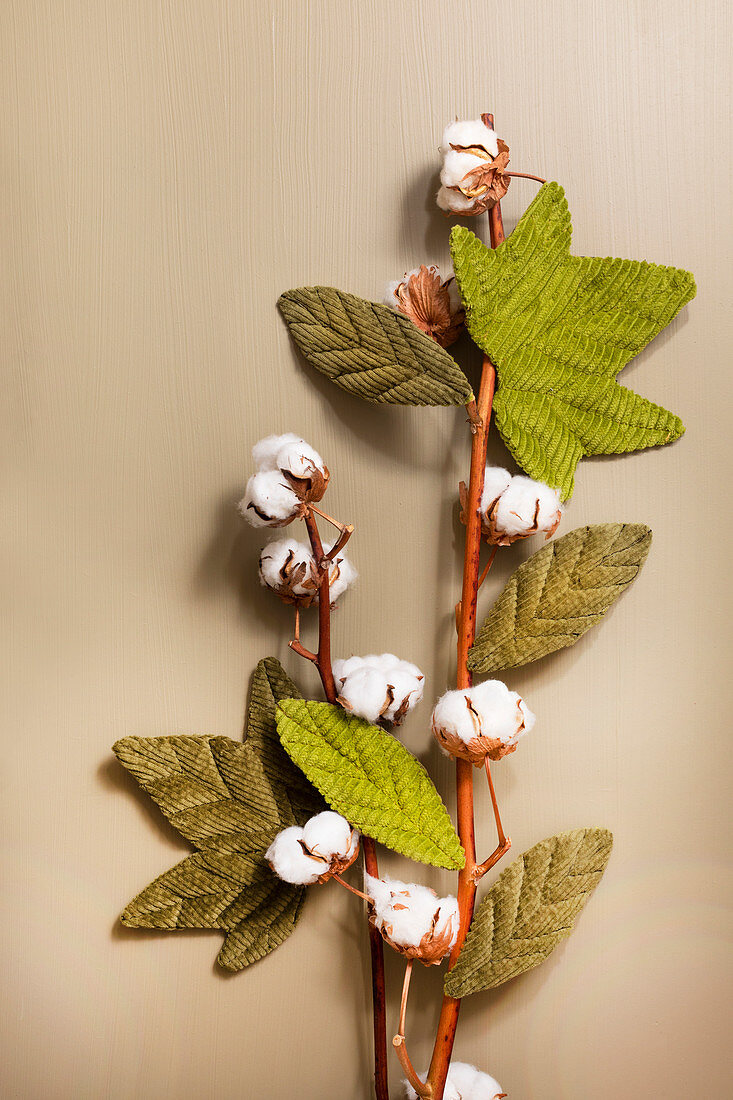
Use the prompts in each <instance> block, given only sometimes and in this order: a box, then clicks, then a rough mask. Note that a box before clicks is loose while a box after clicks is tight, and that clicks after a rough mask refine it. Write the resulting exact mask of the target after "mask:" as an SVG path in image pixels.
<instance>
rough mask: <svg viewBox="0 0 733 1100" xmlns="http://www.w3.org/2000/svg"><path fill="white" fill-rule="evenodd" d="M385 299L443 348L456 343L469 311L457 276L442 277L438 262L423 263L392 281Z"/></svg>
mask: <svg viewBox="0 0 733 1100" xmlns="http://www.w3.org/2000/svg"><path fill="white" fill-rule="evenodd" d="M385 301H386V303H387V304H389V305H390V306H391V307H392V308H395V309H397V310H399V312H400V313H404V315H405V317H409V319H410V320H411V321H412V322H413V324H415V325H417V327H418V328H419V329H420V331H421V332H424V333H425V335H426V336H429V337H430V338H431V339H432V340H435V342H436V344H439V345H440V346H441V347H442V348H447V347H450V345H451V344H453V343H455V341H456V340H457V339H458V337H459V336H460V335H461V332H462V331H463V326H464V322H465V320H466V314H465V311H464V309H463V305H462V303H461V299H460V295H459V294H458V291H457V288H456V284H455V279H454V277H453V276H452V275H451V276H450V278H448V279H443V277H442V275H441V274H440V271H439V269H438V268H437V267H436V266H435V264H431V265H430V266H429V267H428V266H426V265H425V264H421V265H420V267H419V268H418V269H417V270H416V271H411V272H407V273H406V275H405V277H404V279H403V280H402V281H401V282H398V283H397V284H396V285H395V284H390V286H389V288H388V292H387V297H386V298H385Z"/></svg>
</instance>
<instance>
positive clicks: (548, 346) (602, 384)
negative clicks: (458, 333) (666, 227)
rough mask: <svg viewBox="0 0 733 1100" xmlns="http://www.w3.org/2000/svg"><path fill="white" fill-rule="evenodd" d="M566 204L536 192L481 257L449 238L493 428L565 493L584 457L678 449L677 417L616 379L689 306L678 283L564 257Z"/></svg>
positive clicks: (686, 287)
mask: <svg viewBox="0 0 733 1100" xmlns="http://www.w3.org/2000/svg"><path fill="white" fill-rule="evenodd" d="M571 233H572V227H571V222H570V213H569V211H568V205H567V201H566V199H565V192H564V191H563V189H562V187H560V185H559V184H558V183H547V184H545V185H544V186H543V187H542V188H541V190H540V191H539V193H538V195H537V196H536V198H535V199H534V201H533V202H532V203H531V204H530V206H529V207H528V208H527V210H526V211H525V213H524V215H523V217H522V218H521V219H520V221H519V223H518V225H517V227H516V229H515V230H514V232H513V233H512V234H511V236H510V237H509V238H508V239H507V240H506V241H505V242H504V244H501V245H500V246H499V247H498V248H496V249H490V248H487V247H486V246H485V245H484V244H482V243H481V241H479V240H478V238H477V237H475V236H474V234H473V233H471V231H470V230H468V229H466V228H465V227H463V226H456V227H455V228H454V229H453V231H452V233H451V251H452V255H453V266H454V269H455V273H456V278H457V280H458V285H459V288H460V291H461V296H462V298H463V302H464V305H465V308H466V324H467V327H468V331H469V333H470V334H471V337H472V338H473V340H474V341H475V342H476V343H477V344H478V346H479V347H480V348H481V349H482V350H483V351H484V352H486V354H487V355H488V356H489V357H490V358H491V360H492V362H493V363H494V364H495V366H496V370H497V375H498V379H499V386H498V390H497V393H496V397H495V399H494V412H495V419H496V424H497V427H498V429H499V431H500V433H501V435H502V438H503V439H504V442H505V443H506V445H507V446H508V448H509V450H510V451H511V453H512V455H513V456H514V458H515V459H516V460H517V462H518V463H519V465H520V466H522V468H523V469H524V470H525V471H526V472H527V473H528V474H529V476H530V477H533V478H535V479H537V480H538V481H544V482H546V483H547V484H548V485H551V486H552V487H553V488H556V489H559V490H560V492H561V494H562V497H563V499H566V498H567V497H569V496H570V495H571V493H572V491H573V482H574V474H575V468H576V466H577V464H578V462H579V460H580V459H581V458H582V457H583V456H584V455H597V454H620V453H623V452H626V451H636V450H641V449H643V448H645V447H654V446H657V445H659V444H662V443H669V442H671V441H672V440H674V439H677V438H678V437H679V436H680V435H681V434H682V433H683V431H684V427H683V425H682V422H681V421H680V419H679V417H677V416H675V415H674V414H673V413H670V412H667V410H666V409H663V408H661V407H660V406H659V405H655V404H654V403H653V402H651V401H647V400H646V399H645V398H643V397H639V396H638V395H637V394H635V393H632V391H631V390H628V389H625V388H624V387H622V386H620V385H619V384H618V383H617V382H616V380H615V379H616V375H617V374H618V373H619V371H620V370H621V369H622V368H623V367H624V366H626V364H627V363H628V362H629V360H630V359H631V358H632V357H633V356H634V355H636V354H637V353H638V352H639V351H641V349H642V348H644V347H645V346H646V345H647V344H648V343H649V341H650V340H652V339H653V338H654V337H655V336H656V335H657V333H659V332H660V331H661V330H662V329H663V328H664V327H665V325H668V324H669V322H670V321H671V320H672V318H673V317H674V316H675V315H676V314H677V313H678V312H679V310H680V309H681V308H682V307H683V306H684V305H685V304H686V303H687V302H689V301H690V299H691V298H693V297H694V296H695V281H694V279H693V277H692V275H690V273H689V272H687V271H682V270H680V269H679V268H674V267H660V266H658V265H656V264H648V263H643V262H638V261H636V260H617V259H609V258H607V259H602V258H600V257H595V256H593V257H590V256H571V255H570V239H571Z"/></svg>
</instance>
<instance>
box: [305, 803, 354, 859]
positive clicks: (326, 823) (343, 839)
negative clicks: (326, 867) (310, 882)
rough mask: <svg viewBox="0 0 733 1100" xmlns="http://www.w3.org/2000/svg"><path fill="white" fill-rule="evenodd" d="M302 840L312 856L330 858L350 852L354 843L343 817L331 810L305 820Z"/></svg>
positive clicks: (348, 826) (342, 856)
mask: <svg viewBox="0 0 733 1100" xmlns="http://www.w3.org/2000/svg"><path fill="white" fill-rule="evenodd" d="M303 840H304V842H305V846H306V848H307V849H308V850H309V851H310V852H312V853H313V855H314V856H322V857H323V858H324V859H327V860H331V859H332V858H333V857H334V856H339V857H341V858H342V859H343V858H345V857H346V856H348V855H350V854H351V851H352V849H353V845H354V837H353V830H352V828H351V825H349V823H348V821H347V820H346V818H345V817H342V816H341V814H336V813H334V812H333V811H332V810H324V812H323V813H322V814H316V816H315V817H312V818H310V820H309V821H306V823H305V825H304V826H303Z"/></svg>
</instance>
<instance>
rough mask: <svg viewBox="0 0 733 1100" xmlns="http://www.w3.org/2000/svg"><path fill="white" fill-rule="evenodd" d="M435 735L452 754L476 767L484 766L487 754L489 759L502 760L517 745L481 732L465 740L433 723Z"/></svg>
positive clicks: (439, 742) (440, 743) (441, 744)
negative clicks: (485, 735) (486, 735)
mask: <svg viewBox="0 0 733 1100" xmlns="http://www.w3.org/2000/svg"><path fill="white" fill-rule="evenodd" d="M433 735H434V736H435V739H436V741H437V742H438V744H439V745H440V746H441V747H442V748H444V749H445V751H446V752H447V753H448V754H449V755H450V756H453V757H455V758H456V759H457V760H467V761H468V763H469V764H473V766H474V768H483V766H484V764H485V762H486V757H487V756H488V758H489V760H501V759H502V758H503V757H505V756H508V755H509V753H510V752H514V751H515V750H516V747H517V744H516V742H514V743H513V744H511V745H507V744H505V743H504V742H503V741H500V740H499V738H498V737H484V736H483V735H482V734H480V733H479V734H477V735H476V736H475V737H472V738H471V740H470V741H463V740H462V739H461V738H460V737H459V736H458V735H457V734H455V733H449V732H448V731H447V730H444V729H440V728H439V727H437V726H435V725H433Z"/></svg>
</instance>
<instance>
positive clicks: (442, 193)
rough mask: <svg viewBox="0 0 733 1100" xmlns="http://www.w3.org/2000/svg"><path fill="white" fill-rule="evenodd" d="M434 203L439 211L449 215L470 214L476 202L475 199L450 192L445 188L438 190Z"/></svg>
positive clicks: (457, 192) (456, 192) (458, 192)
mask: <svg viewBox="0 0 733 1100" xmlns="http://www.w3.org/2000/svg"><path fill="white" fill-rule="evenodd" d="M435 201H436V202H437V204H438V206H439V207H440V209H441V210H445V212H446V213H451V214H471V213H473V212H474V205H475V202H476V200H475V199H471V198H468V197H467V196H466V195H462V194H461V192H460V191H450V190H449V189H448V188H447V187H441V188H440V190H439V191H438V193H437V195H436V196H435Z"/></svg>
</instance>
